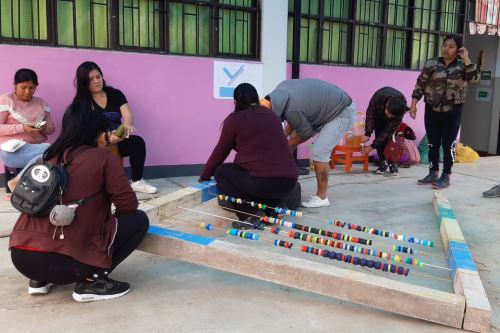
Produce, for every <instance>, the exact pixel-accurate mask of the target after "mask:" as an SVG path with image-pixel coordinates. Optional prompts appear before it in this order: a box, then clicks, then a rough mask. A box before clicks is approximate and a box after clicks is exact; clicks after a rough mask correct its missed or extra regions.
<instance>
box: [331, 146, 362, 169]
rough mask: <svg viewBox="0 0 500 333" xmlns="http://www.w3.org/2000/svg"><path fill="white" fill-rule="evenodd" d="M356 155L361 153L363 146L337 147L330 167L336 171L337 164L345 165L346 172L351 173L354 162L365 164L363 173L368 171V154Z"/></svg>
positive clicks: (333, 152)
mask: <svg viewBox="0 0 500 333" xmlns="http://www.w3.org/2000/svg"><path fill="white" fill-rule="evenodd" d="M354 153H361V146H348V145H339V146H335V148H334V149H333V151H332V156H331V160H330V167H332V169H334V168H335V165H336V164H345V172H346V173H350V172H351V168H352V162H363V171H368V154H365V155H363V154H361V155H354Z"/></svg>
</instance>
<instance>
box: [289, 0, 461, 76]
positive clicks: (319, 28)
mask: <svg viewBox="0 0 500 333" xmlns="http://www.w3.org/2000/svg"><path fill="white" fill-rule="evenodd" d="M467 2H468V1H467V0H302V2H301V3H302V6H301V14H300V16H301V29H300V31H301V35H300V61H301V62H304V63H320V64H335V65H348V66H357V67H384V68H395V69H413V70H416V69H420V68H421V67H422V66H423V64H424V62H425V60H427V59H429V58H432V57H436V56H439V54H440V53H439V51H440V45H441V43H442V41H443V39H444V36H445V35H448V34H452V33H453V34H458V35H460V36H461V35H463V29H464V26H465V24H464V23H465V21H466V17H468V13H466V11H467V8H468V7H467ZM469 7H470V6H469ZM294 10H295V8H294V1H293V0H289V1H288V11H289V16H288V49H287V58H288V60H289V61H291V59H292V52H293V33H292V32H293V24H294Z"/></svg>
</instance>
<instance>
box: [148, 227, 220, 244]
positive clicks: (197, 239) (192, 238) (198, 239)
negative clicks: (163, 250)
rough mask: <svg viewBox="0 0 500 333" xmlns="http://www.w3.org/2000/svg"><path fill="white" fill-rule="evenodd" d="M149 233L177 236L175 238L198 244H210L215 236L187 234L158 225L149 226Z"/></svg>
mask: <svg viewBox="0 0 500 333" xmlns="http://www.w3.org/2000/svg"><path fill="white" fill-rule="evenodd" d="M149 233H150V234H153V235H156V236H161V237H170V238H177V239H182V240H184V241H186V242H190V243H195V244H199V245H204V246H207V245H210V244H211V243H212V242H213V241H214V240H215V238H211V237H204V236H199V235H193V234H187V233H184V232H180V231H176V230H172V229H167V228H162V227H158V226H149Z"/></svg>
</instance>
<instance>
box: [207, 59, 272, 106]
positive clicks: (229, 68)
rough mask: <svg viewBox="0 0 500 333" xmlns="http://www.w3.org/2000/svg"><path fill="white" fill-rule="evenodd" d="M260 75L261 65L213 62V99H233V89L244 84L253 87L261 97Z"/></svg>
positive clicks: (261, 71)
mask: <svg viewBox="0 0 500 333" xmlns="http://www.w3.org/2000/svg"><path fill="white" fill-rule="evenodd" d="M262 73H263V67H262V64H252V63H244V62H230V61H214V97H215V98H218V99H233V92H234V88H236V87H237V86H238V85H239V84H240V83H244V82H246V83H250V84H251V85H253V86H254V87H255V89H257V93H258V94H259V96H261V95H262ZM261 97H262V96H261Z"/></svg>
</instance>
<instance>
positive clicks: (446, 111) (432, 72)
mask: <svg viewBox="0 0 500 333" xmlns="http://www.w3.org/2000/svg"><path fill="white" fill-rule="evenodd" d="M477 82H478V69H477V66H476V64H473V63H472V62H471V60H470V58H469V52H468V51H467V49H466V48H465V47H463V46H462V38H461V37H459V36H457V35H449V36H446V37H445V38H444V41H443V45H442V46H441V57H439V58H433V59H429V60H427V61H426V62H425V64H424V68H423V69H422V72H421V73H420V75H419V77H418V79H417V84H416V85H415V89H414V90H413V94H412V103H411V107H410V116H411V117H412V118H413V119H415V117H416V115H417V103H418V101H419V100H420V99H421V98H422V96H424V102H425V116H424V121H425V131H426V134H427V138H428V140H429V151H428V155H429V174H428V175H427V176H426V177H424V178H423V179H420V180H419V181H418V182H417V183H418V184H419V185H425V184H432V187H433V188H435V189H442V188H446V187H448V186H450V175H451V168H452V166H453V161H454V160H455V139H456V138H457V135H458V131H459V129H460V122H461V119H462V107H463V103H464V101H465V95H466V93H467V84H468V83H477ZM441 146H443V151H444V157H443V172H442V174H441V177H438V173H439V148H440V147H441Z"/></svg>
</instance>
